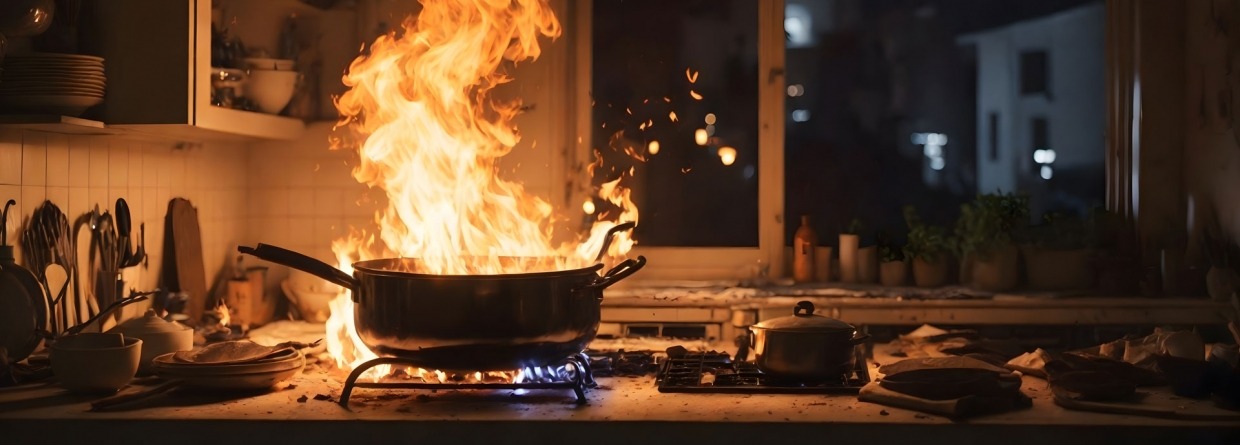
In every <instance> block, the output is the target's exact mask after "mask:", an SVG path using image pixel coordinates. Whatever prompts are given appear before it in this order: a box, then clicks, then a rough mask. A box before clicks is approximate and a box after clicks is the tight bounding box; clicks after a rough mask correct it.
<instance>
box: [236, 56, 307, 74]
mask: <svg viewBox="0 0 1240 445" xmlns="http://www.w3.org/2000/svg"><path fill="white" fill-rule="evenodd" d="M245 65H246V67H247V68H250V69H258V70H273V71H292V70H293V67H294V66H295V65H296V63H295V62H294V61H293V60H291V59H268V58H264V57H247V58H246V59H245Z"/></svg>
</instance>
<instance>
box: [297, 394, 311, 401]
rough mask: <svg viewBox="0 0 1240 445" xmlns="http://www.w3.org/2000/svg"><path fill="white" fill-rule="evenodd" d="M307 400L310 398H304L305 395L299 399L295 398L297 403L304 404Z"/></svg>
mask: <svg viewBox="0 0 1240 445" xmlns="http://www.w3.org/2000/svg"><path fill="white" fill-rule="evenodd" d="M307 400H310V398H309V397H306V395H305V394H302V395H301V397H298V398H297V403H306V401H307Z"/></svg>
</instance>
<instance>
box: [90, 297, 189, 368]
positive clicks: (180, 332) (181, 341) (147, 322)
mask: <svg viewBox="0 0 1240 445" xmlns="http://www.w3.org/2000/svg"><path fill="white" fill-rule="evenodd" d="M108 333H109V334H121V335H124V336H125V338H131V337H132V338H137V339H140V340H142V360H141V362H140V363H139V365H138V371H140V372H142V373H143V374H149V373H150V372H151V371H152V369H151V360H153V359H154V358H155V357H157V356H160V355H164V354H168V353H173V352H177V351H188V350H191V349H194V330H193V329H191V328H190V327H189V326H185V325H183V324H180V323H177V322H169V321H165V320H164V319H162V318H159V316H158V315H156V313H155V311H154V310H147V311H146V313H145V314H144V315H143V316H141V317H136V318H131V319H129V320H126V321H125V322H124V323H121V324H118V325H116V326H114V327H112V329H108Z"/></svg>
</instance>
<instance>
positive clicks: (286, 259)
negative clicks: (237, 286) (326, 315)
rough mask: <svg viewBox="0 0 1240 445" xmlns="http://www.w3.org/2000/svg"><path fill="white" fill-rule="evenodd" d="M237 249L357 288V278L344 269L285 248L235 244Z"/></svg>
mask: <svg viewBox="0 0 1240 445" xmlns="http://www.w3.org/2000/svg"><path fill="white" fill-rule="evenodd" d="M237 251H238V252H241V253H244V254H246V255H251V256H254V257H257V258H259V259H263V260H267V261H270V262H273V263H276V264H280V265H284V266H288V267H291V268H294V269H297V270H300V271H302V272H305V273H308V274H310V275H314V276H316V277H319V278H322V279H324V280H327V281H330V282H332V283H335V284H337V285H340V286H343V287H345V288H347V289H349V290H351V291H354V292H356V291H357V288H358V286H357V279H355V278H353V277H352V276H350V275H349V274H347V273H344V271H342V270H340V269H337V268H335V267H332V266H331V265H330V264H327V263H324V262H322V261H319V260H316V259H314V258H310V257H308V256H305V255H302V254H300V253H297V252H294V251H291V250H288V249H285V248H281V247H276V246H272V245H270V244H259V245H258V246H255V247H250V246H237Z"/></svg>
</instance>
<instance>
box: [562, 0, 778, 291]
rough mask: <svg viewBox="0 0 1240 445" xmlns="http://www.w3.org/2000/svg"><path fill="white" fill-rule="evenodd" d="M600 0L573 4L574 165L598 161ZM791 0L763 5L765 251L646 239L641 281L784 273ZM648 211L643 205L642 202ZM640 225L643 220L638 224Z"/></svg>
mask: <svg viewBox="0 0 1240 445" xmlns="http://www.w3.org/2000/svg"><path fill="white" fill-rule="evenodd" d="M593 3H594V0H588V1H573V2H569V5H568V7H569V9H570V12H569V14H568V15H569V16H570V17H571V18H572V26H571V30H570V31H569V32H570V34H571V35H570V39H571V40H572V42H571V45H573V49H572V52H573V59H575V63H574V64H573V70H574V72H573V77H574V79H573V80H574V81H573V88H572V90H573V92H574V93H575V97H576V103H575V104H574V106H573V109H574V110H576V111H577V112H576V113H574V116H573V117H572V120H573V121H574V122H575V125H574V126H573V127H574V134H573V140H574V141H576V143H575V144H574V145H573V146H574V149H572V150H570V153H569V156H570V157H571V159H570V160H569V162H567V165H584V164H583V162H584V163H588V162H589V161H590V159H591V157H592V156H593V154H592V148H591V147H590V144H589V141H590V140H591V134H592V133H591V132H592V131H593V125H592V124H591V119H592V116H591V112H590V111H591V110H592V104H591V102H592V95H591V91H590V85H591V82H592V69H591V64H592V62H593V59H592V57H591V56H592V54H591V47H592V43H593V40H592V37H591V36H592V33H593V23H592V22H593V20H592V17H593ZM783 18H784V0H761V1H759V2H758V16H757V20H758V74H759V75H758V247H756V248H754V247H651V246H642V245H641V240H638V244H637V246H636V247H634V249H633V251H632V252H630V253H629V254H630V256H633V255H643V256H645V257H646V258H647V259H648V260H649V261H650V262H651V263H652V264H654V265H655V266H654V267H650V268H647V269H646V270H644V271H642V273H641V275H640V276H639V277H634V278H637V280H633V281H639V282H642V281H644V282H653V281H663V280H720V279H723V280H735V279H745V278H751V277H752V276H753V274H755V273H758V271H759V270H761V269H765V268H769V269H767V271H766V272H765V273H766V274H767V276H770V277H780V276H783V270H784V267H785V265H784V261H785V260H784V258H785V250H786V247H785V244H787V243H786V242H785V240H784V239H783V233H784V227H783V225H784V218H783V213H784V124H785V122H784V121H785V116H784V83H785V82H784V57H785V55H784V50H785V48H784V29H783V23H784V21H783ZM586 191H588V189H584V190H583V189H582V188H581V187H578V191H576V192H575V193H573V194H575V195H577V196H574V197H573V198H572V200H571V201H570V202H581V201H584V200H585V199H586V198H587V196H586ZM636 204H637V207H638V209H639V210H640V209H641V205H642V203H640V202H638V203H636ZM639 223H640V222H639Z"/></svg>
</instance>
